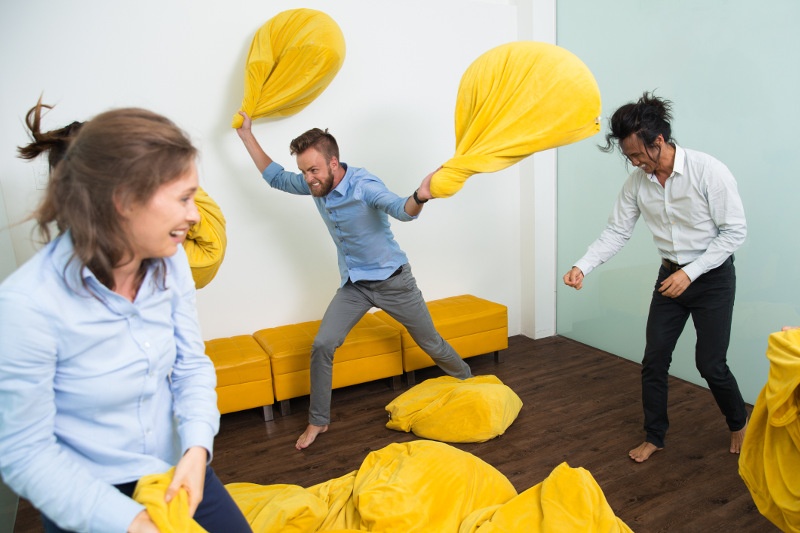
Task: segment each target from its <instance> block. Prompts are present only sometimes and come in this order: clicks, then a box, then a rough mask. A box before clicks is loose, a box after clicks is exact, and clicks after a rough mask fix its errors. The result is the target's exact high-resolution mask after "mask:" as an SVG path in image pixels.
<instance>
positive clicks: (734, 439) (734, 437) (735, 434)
mask: <svg viewBox="0 0 800 533" xmlns="http://www.w3.org/2000/svg"><path fill="white" fill-rule="evenodd" d="M749 421H750V419H747V420H746V421H745V423H744V427H743V428H742V429H740V430H739V431H731V453H740V452H741V451H742V443H743V442H744V432H745V431H746V430H747V422H749Z"/></svg>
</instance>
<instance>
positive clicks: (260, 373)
mask: <svg viewBox="0 0 800 533" xmlns="http://www.w3.org/2000/svg"><path fill="white" fill-rule="evenodd" d="M206 353H207V354H208V356H209V357H210V358H211V361H213V362H214V368H215V369H216V370H217V406H218V407H219V412H220V413H222V414H224V413H231V412H234V411H242V410H244V409H252V408H253V407H263V409H264V420H272V417H273V413H272V404H274V403H275V396H274V394H273V392H272V372H271V370H270V362H269V356H268V355H267V353H266V352H265V351H264V350H263V349H262V348H261V346H259V344H258V343H257V342H256V341H255V339H254V338H253V336H252V335H238V336H236V337H227V338H221V339H212V340H210V341H206Z"/></svg>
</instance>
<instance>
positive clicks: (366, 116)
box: [0, 0, 553, 338]
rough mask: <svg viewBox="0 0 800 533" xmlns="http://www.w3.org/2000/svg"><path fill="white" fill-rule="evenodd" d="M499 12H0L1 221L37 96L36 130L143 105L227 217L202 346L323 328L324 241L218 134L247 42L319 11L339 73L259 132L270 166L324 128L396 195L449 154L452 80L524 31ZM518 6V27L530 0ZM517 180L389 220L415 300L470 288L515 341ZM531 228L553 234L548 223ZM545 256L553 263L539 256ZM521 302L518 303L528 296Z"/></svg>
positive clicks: (526, 235) (487, 184)
mask: <svg viewBox="0 0 800 533" xmlns="http://www.w3.org/2000/svg"><path fill="white" fill-rule="evenodd" d="M552 3H553V2H552V0H548V1H547V2H543V1H542V0H534V1H533V5H537V4H545V5H550V4H552ZM512 4H514V3H509V2H498V1H485V2H479V1H469V0H458V1H457V0H436V1H426V0H407V1H404V2H390V1H385V0H380V1H378V0H340V1H337V2H323V1H308V2H304V3H299V2H295V1H287V0H284V1H272V2H263V1H257V0H233V1H230V2H225V3H221V2H190V1H188V0H169V1H156V0H142V1H140V2H137V3H136V4H135V5H134V4H122V3H116V2H106V1H103V0H75V1H72V2H49V1H45V0H28V1H26V2H14V3H11V2H8V3H4V4H3V6H2V7H0V36H2V37H0V38H1V39H2V40H3V46H2V47H0V72H3V75H2V78H0V94H3V98H2V100H1V101H0V184H1V185H2V187H3V190H4V191H5V195H6V203H7V205H8V216H9V219H10V220H11V221H12V222H14V221H18V220H20V219H22V218H24V217H25V216H27V215H28V213H29V212H30V211H31V209H33V207H34V206H35V204H36V202H37V200H38V197H39V193H40V191H38V190H37V189H36V186H35V182H36V179H35V172H36V170H35V165H32V164H31V163H26V162H23V161H21V160H19V159H17V158H16V157H15V147H16V146H18V145H20V144H23V143H25V142H26V137H25V134H24V128H23V126H22V120H23V117H24V114H25V112H26V111H27V109H28V108H30V107H31V106H32V105H33V104H34V103H35V101H36V99H37V98H38V97H39V95H40V94H41V93H42V92H43V93H44V101H45V102H48V103H55V104H57V107H56V108H55V110H53V111H52V112H51V113H50V114H49V115H48V116H47V118H46V119H45V122H44V126H45V127H60V126H63V125H65V124H67V123H69V122H71V121H72V120H76V119H77V120H83V119H87V118H89V117H91V116H93V115H94V114H96V113H98V112H100V111H103V110H106V109H108V108H111V107H120V106H142V107H147V108H150V109H153V110H155V111H158V112H161V113H163V114H165V115H167V116H169V117H170V118H172V119H173V120H174V121H175V122H177V123H178V124H179V125H180V126H182V127H183V128H184V129H186V130H187V131H188V132H189V134H190V135H191V136H192V138H193V139H194V141H195V142H196V144H197V145H198V146H199V147H200V149H201V152H202V159H201V162H200V173H201V184H202V185H203V186H204V187H205V188H206V190H207V191H208V192H209V193H210V194H211V195H212V197H213V198H214V199H215V200H216V201H217V202H218V203H219V204H220V206H221V207H222V209H223V211H224V213H225V216H226V218H227V220H228V237H229V246H228V252H227V257H226V259H225V262H224V264H223V265H222V268H221V270H220V272H219V274H218V275H217V278H216V279H215V280H214V281H213V282H212V283H211V284H210V285H209V286H208V287H206V288H204V289H202V290H201V291H199V294H198V304H199V310H200V316H201V322H202V325H203V334H204V336H205V337H206V338H213V337H218V336H225V335H234V334H242V333H251V332H253V331H255V330H256V329H260V328H264V327H270V326H276V325H281V324H287V323H292V322H298V321H303V320H312V319H317V318H320V317H321V316H322V313H323V312H324V309H325V307H326V305H327V303H328V301H329V300H330V298H331V297H332V295H333V293H334V291H335V290H336V288H337V286H338V270H337V266H336V254H335V248H334V246H333V244H332V242H331V240H330V237H329V236H328V234H327V231H326V230H325V227H324V225H323V224H322V222H321V221H320V220H319V215H318V214H317V212H316V209H315V208H314V206H313V202H311V200H310V199H308V198H302V197H293V196H290V195H286V194H283V193H280V192H278V191H273V190H271V189H270V188H269V187H268V186H267V185H266V184H264V183H263V181H261V179H260V177H259V175H258V173H257V171H256V170H255V167H254V166H253V165H252V163H251V162H250V160H249V158H248V157H247V154H246V152H245V151H244V149H243V147H242V146H241V145H240V142H239V140H238V137H237V136H236V134H235V132H234V131H233V130H232V129H231V128H230V120H231V117H232V115H233V113H234V112H235V111H236V110H237V109H238V107H239V104H240V102H241V97H242V90H243V89H242V87H243V81H242V80H243V72H244V61H245V57H246V54H247V50H248V47H249V44H250V41H251V39H252V36H253V35H254V33H255V31H256V30H257V29H258V28H259V27H260V26H261V25H262V24H263V23H264V22H266V21H267V20H268V19H269V18H271V17H272V16H274V15H275V14H277V13H279V12H280V11H283V10H286V9H292V8H297V7H309V8H314V9H320V10H323V11H325V12H326V13H328V14H329V15H331V16H332V17H333V18H334V20H336V21H337V23H338V24H339V26H340V27H341V29H342V31H343V33H344V36H345V40H346V42H347V57H346V59H345V63H344V66H343V68H342V70H341V71H340V72H339V74H338V76H337V78H336V79H335V80H334V81H333V83H332V84H331V85H330V87H329V88H328V89H327V91H326V92H325V93H323V94H322V95H321V96H320V97H319V98H318V99H317V100H316V101H315V102H314V103H312V104H311V105H310V106H309V107H308V108H306V109H305V110H303V111H302V112H301V113H299V114H298V115H295V116H294V117H289V118H285V119H281V120H277V121H271V122H268V121H261V122H257V123H256V125H255V127H254V130H255V133H256V135H257V136H258V137H259V139H260V140H261V141H262V144H263V145H264V146H265V148H267V150H268V152H269V153H270V155H272V156H273V157H274V158H275V159H276V160H278V161H279V162H281V163H283V164H284V165H285V166H286V167H287V168H289V169H294V168H295V167H294V162H293V159H292V158H291V157H289V155H288V143H289V141H290V140H291V139H292V138H293V137H295V136H296V135H298V134H299V133H301V132H303V131H305V130H306V129H308V128H310V127H314V126H319V127H327V128H330V129H331V132H332V133H333V134H334V135H335V136H336V137H337V139H338V140H339V142H340V146H341V149H342V154H341V155H342V160H343V161H345V162H347V163H349V164H351V165H355V166H362V167H366V168H368V169H369V170H371V171H372V172H373V173H375V174H377V175H378V176H380V177H381V178H382V179H383V180H384V181H385V182H386V183H387V184H388V186H389V187H390V188H391V189H393V190H395V191H396V192H397V193H398V194H409V193H410V192H411V191H413V189H414V188H415V187H416V186H417V184H418V183H419V181H420V180H421V179H422V177H423V176H424V175H425V174H427V173H428V172H429V171H430V170H432V169H434V168H435V167H436V166H438V165H439V164H440V163H442V162H443V161H445V160H446V159H448V158H449V157H450V156H451V155H452V153H453V149H454V133H453V111H454V102H455V96H456V91H457V88H458V82H459V80H460V78H461V75H462V74H463V72H464V71H465V70H466V68H467V67H468V65H469V64H470V63H471V62H472V61H473V60H474V59H475V58H477V57H478V56H479V55H480V54H482V53H483V52H485V51H487V50H489V49H490V48H492V47H494V46H496V45H499V44H502V43H505V42H509V41H512V40H517V39H518V38H519V37H518V35H519V31H520V27H523V26H526V25H527V23H523V24H520V21H519V20H518V16H517V13H518V9H517V6H516V5H512ZM520 5H523V6H525V9H524V10H523V11H524V13H525V16H529V15H530V13H531V10H530V9H529V2H528V1H526V2H520ZM523 22H524V21H523ZM524 37H527V36H524ZM521 168H522V165H516V166H514V167H512V168H509V169H507V170H504V171H502V172H499V173H496V174H491V175H477V176H473V177H472V178H471V179H470V181H469V182H468V183H467V185H466V186H465V187H464V188H463V189H462V190H461V191H460V192H459V193H458V194H457V195H455V196H454V197H452V198H450V199H445V200H437V201H434V202H432V203H430V204H428V206H427V207H426V208H425V211H424V213H423V215H422V217H421V218H420V220H418V221H416V222H412V223H399V222H395V223H394V224H393V229H394V232H395V234H396V236H397V239H398V241H399V243H400V245H401V246H402V247H403V248H404V250H405V251H406V252H407V254H408V255H409V258H410V260H411V263H412V265H413V267H414V272H415V275H416V277H417V280H418V282H419V284H420V287H421V289H422V291H423V293H424V294H425V296H426V298H427V299H435V298H441V297H446V296H451V295H456V294H462V293H472V294H475V295H478V296H482V297H485V298H488V299H491V300H494V301H498V302H502V303H504V304H506V305H508V307H509V334H511V335H514V334H517V333H520V332H521V331H522V329H523V328H522V324H521V321H522V317H521V314H522V313H521V309H522V304H521V300H522V297H523V296H522V295H523V291H522V281H521V280H522V278H523V276H524V277H525V278H526V280H528V281H526V284H527V285H528V286H531V283H533V282H532V281H529V280H530V276H531V275H532V274H531V273H529V272H527V270H526V273H525V274H523V273H522V271H523V270H524V269H526V268H529V267H530V266H531V264H532V261H533V259H534V256H535V255H536V254H533V252H532V250H534V248H531V246H532V244H531V242H529V241H530V234H531V232H532V231H533V230H532V226H531V225H530V223H531V221H530V220H528V223H526V225H525V230H524V232H521V226H522V224H521V214H520V213H521V211H525V212H528V213H530V212H531V209H532V208H533V200H532V199H531V200H530V201H528V200H527V194H528V193H527V192H526V191H527V189H522V188H521V184H520V180H521V178H520V173H521V172H525V171H524V170H522V171H521V170H520V169H521ZM527 173H529V174H532V170H530V171H529V172H527ZM524 179H525V180H528V179H532V176H528V175H526V176H525V177H524ZM537 223H538V219H537ZM544 223H545V224H550V226H551V227H552V221H548V220H545V221H544ZM30 229H31V227H30V225H29V224H28V225H22V226H20V227H16V228H12V229H11V231H10V235H11V239H12V242H13V246H14V250H15V252H16V257H17V260H18V261H19V262H22V261H24V260H25V259H27V258H28V257H30V255H32V253H33V251H34V246H33V245H32V244H31V241H30ZM545 244H546V243H545ZM522 254H526V257H527V259H526V261H525V263H523V260H522ZM532 254H533V255H532ZM538 259H539V258H538V257H536V261H538ZM542 260H543V261H545V263H548V262H550V263H552V262H553V257H552V255H551V256H550V257H547V256H545V257H543V258H542ZM523 265H526V266H523ZM548 268H549V267H548ZM545 272H547V270H545ZM539 275H540V276H541V273H540V274H539ZM531 296H532V292H531V291H530V290H528V292H526V296H525V297H526V299H529V298H530V297H531ZM528 304H530V302H528ZM543 314H544V315H547V309H546V308H545V309H544V311H543V312H539V313H538V316H534V313H533V311H531V313H529V314H528V318H527V321H528V324H527V325H526V327H525V331H526V332H527V331H531V332H535V331H539V332H540V334H541V332H542V331H544V332H546V331H547V327H545V328H544V329H542V328H541V327H538V328H537V327H536V326H535V325H534V324H533V321H534V320H537V321H538V320H540V319H541V320H544V321H545V322H544V323H545V324H547V323H549V322H552V312H551V313H550V317H547V316H542V315H543Z"/></svg>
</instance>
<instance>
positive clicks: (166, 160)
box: [0, 102, 250, 532]
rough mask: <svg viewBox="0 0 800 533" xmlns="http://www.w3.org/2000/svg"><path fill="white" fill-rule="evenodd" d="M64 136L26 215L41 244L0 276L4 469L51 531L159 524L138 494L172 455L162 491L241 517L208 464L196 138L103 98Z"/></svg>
mask: <svg viewBox="0 0 800 533" xmlns="http://www.w3.org/2000/svg"><path fill="white" fill-rule="evenodd" d="M43 107H46V106H43V105H42V104H41V102H40V103H39V104H38V105H37V106H36V107H35V108H34V109H32V110H31V112H30V113H29V115H28V125H29V127H30V128H31V131H32V134H33V138H34V143H33V144H36V143H37V142H39V141H42V142H44V139H37V136H39V135H40V134H39V132H38V129H39V127H38V126H39V119H40V116H41V110H42V108H43ZM56 146H57V145H56ZM59 148H61V149H64V148H65V150H64V152H63V158H62V159H61V160H60V161H58V162H57V164H55V166H54V167H53V169H52V172H51V177H50V182H49V184H48V188H47V190H46V192H45V195H44V198H43V200H42V202H41V204H40V206H39V208H38V210H37V211H36V213H35V214H34V218H35V219H36V223H37V226H38V229H39V230H40V232H41V235H42V237H43V238H44V240H45V242H46V243H47V244H46V245H45V246H44V247H43V248H42V249H41V250H40V251H39V252H38V253H37V254H36V255H35V256H34V257H33V258H31V259H30V260H29V261H28V262H26V263H25V264H24V265H22V266H21V267H20V268H19V269H18V270H17V271H16V272H14V273H13V274H12V275H11V276H9V278H8V279H7V280H5V282H3V284H2V285H0V473H1V474H2V477H3V480H4V481H5V483H6V484H7V485H8V486H9V487H11V488H12V490H14V491H15V492H17V493H18V494H19V495H20V496H22V497H24V498H26V499H28V500H29V501H30V502H31V503H32V505H34V506H35V507H36V508H37V509H39V510H40V511H41V513H42V518H43V521H44V523H45V530H46V531H131V532H133V531H157V529H156V527H155V524H154V523H153V522H152V520H151V517H150V516H149V514H148V512H147V510H146V509H145V507H144V506H142V505H140V504H139V503H137V502H136V501H134V500H133V499H132V498H131V496H132V494H133V490H134V488H135V485H136V481H137V480H138V479H139V478H141V477H142V476H144V475H148V474H155V473H160V472H165V471H167V470H169V469H170V468H171V467H173V466H175V470H174V475H173V478H172V482H171V483H170V485H169V487H168V489H167V492H166V497H165V500H166V501H170V500H171V499H172V498H173V497H175V495H176V494H177V493H178V491H179V490H185V491H186V493H187V495H188V502H189V513H190V514H192V515H193V516H194V518H195V520H196V521H197V522H198V523H199V524H200V525H201V526H203V527H204V528H205V529H206V530H208V531H226V532H229V531H249V530H250V528H249V525H248V524H247V522H246V521H245V519H244V517H243V516H242V514H241V512H240V511H239V509H238V508H237V507H236V504H235V503H234V502H233V500H232V499H231V497H230V495H229V494H228V493H227V491H226V490H225V488H224V487H223V486H222V484H221V482H220V481H219V479H218V478H217V477H216V476H215V475H214V473H213V471H212V470H211V468H210V467H209V466H208V465H209V463H210V461H211V455H212V450H213V440H214V435H215V434H216V433H217V431H218V429H219V411H218V410H217V405H216V394H215V391H214V388H215V385H216V375H215V371H214V367H213V365H212V363H211V361H210V360H209V359H208V357H207V356H206V355H205V348H204V344H203V340H202V337H201V335H200V329H199V325H198V320H197V313H196V309H195V287H194V283H193V281H192V276H191V271H190V269H189V265H188V263H187V260H186V255H185V253H184V251H183V247H182V246H181V244H182V242H183V240H184V238H185V236H186V233H187V231H188V230H189V228H190V227H191V226H192V225H193V224H195V223H196V222H197V220H198V217H199V215H198V212H197V207H196V206H195V203H194V194H195V191H196V190H197V186H198V179H197V170H196V166H195V158H196V155H197V150H196V149H195V147H194V146H192V144H191V142H190V141H189V139H188V138H187V136H186V135H185V134H184V133H183V132H182V131H181V130H180V129H178V128H177V127H176V126H175V125H174V124H173V123H172V122H170V121H169V120H168V119H166V118H164V117H162V116H160V115H157V114H154V113H151V112H149V111H146V110H142V109H119V110H113V111H109V112H106V113H102V114H100V115H98V116H97V117H95V118H94V119H92V120H90V121H88V122H86V123H84V124H83V125H82V127H80V131H79V132H78V133H77V134H75V135H74V136H72V137H71V140H69V142H68V143H67V142H66V140H65V142H64V146H60V147H59ZM46 150H50V151H51V155H52V150H55V148H54V147H53V146H48V147H47V148H46ZM21 151H23V150H21ZM23 155H24V151H23ZM53 229H55V230H56V232H57V235H56V236H55V237H54V238H52V239H51V231H53Z"/></svg>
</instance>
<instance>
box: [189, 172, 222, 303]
mask: <svg viewBox="0 0 800 533" xmlns="http://www.w3.org/2000/svg"><path fill="white" fill-rule="evenodd" d="M194 202H195V204H196V205H197V210H198V211H199V212H200V221H199V222H198V223H197V224H195V225H194V226H192V227H191V228H189V232H188V233H187V234H186V240H185V241H183V249H184V250H186V257H187V258H188V260H189V266H190V267H191V268H192V278H193V279H194V284H195V287H197V288H198V289H202V288H203V287H205V286H206V285H208V284H209V283H210V282H211V280H212V279H214V276H216V275H217V271H219V267H220V265H222V260H223V259H224V258H225V249H226V247H227V246H228V236H227V233H226V231H225V217H224V216H223V214H222V209H220V207H219V205H217V203H216V202H215V201H214V200H213V199H212V198H211V197H210V196H209V195H208V193H206V191H204V190H203V189H202V188H200V187H198V189H197V193H195V196H194Z"/></svg>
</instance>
